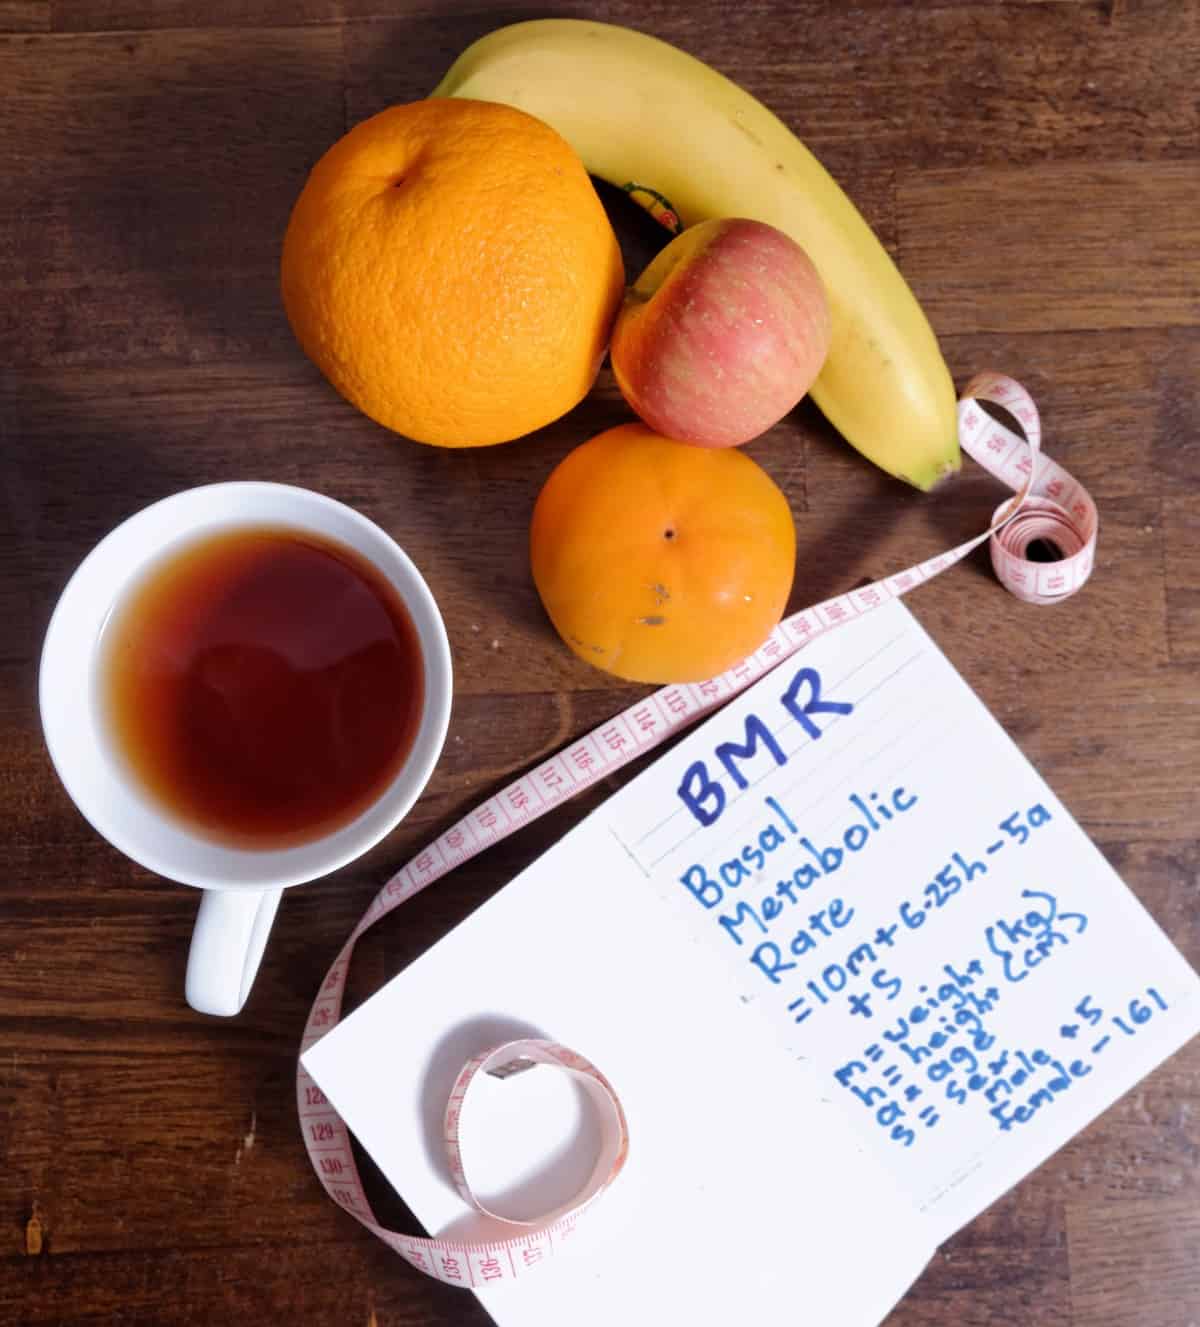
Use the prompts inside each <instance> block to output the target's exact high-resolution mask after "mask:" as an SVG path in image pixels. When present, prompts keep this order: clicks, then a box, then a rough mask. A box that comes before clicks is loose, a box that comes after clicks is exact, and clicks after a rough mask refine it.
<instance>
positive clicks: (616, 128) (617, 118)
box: [431, 19, 960, 489]
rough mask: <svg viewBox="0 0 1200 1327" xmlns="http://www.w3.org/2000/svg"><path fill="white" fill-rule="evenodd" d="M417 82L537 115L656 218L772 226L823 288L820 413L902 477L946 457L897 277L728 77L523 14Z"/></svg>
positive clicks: (952, 448)
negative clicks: (826, 310) (826, 307)
mask: <svg viewBox="0 0 1200 1327" xmlns="http://www.w3.org/2000/svg"><path fill="white" fill-rule="evenodd" d="M431 95H433V96H435V97H472V98H475V99H477V100H480V101H501V102H506V103H507V104H508V105H510V106H517V107H519V108H520V109H522V110H525V111H528V112H529V113H530V114H531V115H536V116H537V117H538V118H539V119H541V120H544V121H546V122H547V123H548V124H550V125H552V126H553V127H554V128H555V129H557V130H558V132H559V133H560V134H562V136H563V137H564V138H565V139H566V140H567V141H568V142H569V143H570V144H571V145H572V147H574V149H575V150H576V152H578V153H579V155H580V157H581V158H582V159H583V162H584V164H585V165H586V166H587V168H588V170H589V171H590V172H591V173H592V174H593V175H597V176H599V177H600V178H601V179H604V180H608V181H609V182H610V183H612V184H615V185H617V186H619V187H622V188H624V189H626V190H627V191H628V192H630V193H631V194H632V195H633V196H634V197H635V198H638V199H639V201H641V202H642V203H643V205H647V206H650V208H651V210H652V211H654V212H655V213H656V215H659V216H660V219H664V218H663V215H662V214H663V213H666V214H667V215H666V217H665V219H666V220H667V221H668V222H669V221H670V219H671V218H670V215H669V212H670V211H674V212H675V213H676V215H677V216H678V218H679V220H680V222H681V223H682V224H683V225H684V226H688V225H691V224H693V223H694V222H697V221H703V220H706V219H707V218H709V217H724V216H745V217H753V218H754V219H755V220H758V221H765V222H768V223H769V224H770V225H773V226H776V227H778V228H779V229H780V230H783V231H786V232H787V234H789V235H790V236H791V237H792V238H793V239H794V240H796V241H797V242H798V243H799V244H800V245H802V246H803V247H804V248H805V249H806V250H807V251H808V254H809V256H810V257H811V258H812V260H813V262H814V263H815V265H816V267H817V270H818V271H819V272H820V273H821V277H822V279H823V280H824V282H825V286H826V290H827V292H828V295H829V302H830V307H831V311H832V314H833V337H832V342H831V345H830V350H829V357H828V359H827V360H826V362H825V366H824V368H823V369H822V371H821V374H820V376H819V377H818V379H817V381H816V383H815V384H814V386H813V388H812V396H813V399H814V400H815V401H816V403H817V405H818V406H819V407H820V408H821V410H822V412H823V413H824V415H825V416H826V418H827V419H828V420H829V421H830V423H832V424H833V426H834V427H835V428H836V429H837V430H838V431H839V432H840V433H841V434H842V436H843V437H845V438H846V439H847V441H849V442H850V443H852V444H853V445H854V446H855V447H857V448H858V450H859V451H860V452H862V453H863V455H864V456H866V457H868V458H869V459H870V460H872V461H874V462H875V464H876V465H878V466H880V467H881V468H882V469H884V470H886V471H887V472H888V473H889V474H892V475H896V476H897V477H899V478H901V479H905V480H907V481H908V482H909V483H910V484H914V485H915V486H916V487H917V488H920V489H929V488H932V487H933V485H934V484H936V483H937V481H938V480H939V479H941V478H942V477H943V476H944V475H947V474H950V473H951V472H953V471H955V470H957V469H958V466H959V460H960V458H959V451H958V437H957V428H956V421H955V398H954V386H953V383H952V382H951V380H950V374H949V372H948V370H947V368H946V365H945V362H944V361H943V359H942V356H941V352H940V351H939V349H938V345H937V341H936V339H935V337H934V335H933V331H932V329H931V328H930V326H929V322H928V320H927V319H926V317H925V315H924V313H923V312H922V310H921V307H920V305H919V304H918V303H917V301H916V298H915V297H914V296H913V293H912V291H911V290H910V289H909V287H908V285H907V284H906V282H905V280H904V278H903V277H902V276H901V275H900V273H899V271H898V270H897V268H896V265H895V264H894V263H893V262H892V260H891V258H890V257H889V256H888V254H887V251H886V250H885V249H884V248H883V246H882V245H881V244H880V243H879V241H878V239H876V237H875V235H874V233H873V232H872V230H871V228H870V227H869V226H868V225H867V223H866V222H865V221H864V220H863V218H862V216H861V215H860V214H859V212H858V211H857V209H856V208H855V207H854V205H853V203H851V202H850V200H849V199H848V198H847V197H846V195H845V194H844V193H843V192H842V190H841V189H840V188H839V187H838V185H837V184H836V183H835V182H834V180H833V179H832V178H831V177H830V175H829V174H828V173H827V172H826V170H825V169H824V167H823V166H822V165H821V164H820V162H819V161H817V159H816V158H815V157H814V156H813V155H812V153H811V152H809V151H808V149H807V148H806V147H805V146H804V144H803V143H801V142H800V140H799V139H798V138H797V137H796V136H795V135H794V134H793V133H792V132H791V130H790V129H788V128H787V126H786V125H784V124H783V123H782V122H781V121H780V120H778V119H777V118H776V117H775V116H774V115H773V114H772V113H771V112H770V111H769V110H767V108H766V107H765V106H763V105H762V103H761V102H758V101H756V100H755V99H754V98H753V97H752V96H750V94H749V93H747V92H744V91H743V90H742V89H741V88H739V87H738V86H737V85H736V84H735V83H732V82H730V80H729V79H727V78H725V77H724V76H723V75H721V74H718V73H717V72H716V70H714V69H710V68H709V67H708V66H707V65H705V64H703V63H701V62H700V61H699V60H696V59H694V58H693V57H692V56H690V55H687V54H685V53H684V52H683V51H680V50H677V49H676V48H675V47H673V46H670V45H668V44H667V43H665V42H661V41H659V40H657V39H656V38H654V37H648V36H646V35H644V34H643V33H640V32H635V31H633V30H632V29H629V28H623V27H617V26H615V25H612V24H607V23H592V22H588V21H584V20H578V19H535V20H533V21H530V22H526V23H516V24H513V25H512V26H511V27H505V28H500V29H498V30H497V31H495V32H493V33H490V34H489V35H488V36H486V37H483V38H481V39H480V40H479V41H477V42H475V43H474V44H473V45H472V46H470V47H468V48H467V50H466V51H464V52H463V54H462V55H461V56H460V57H459V58H458V59H457V60H456V61H455V62H454V64H453V66H452V67H451V68H450V70H449V72H448V73H447V74H446V76H445V78H444V79H442V81H441V83H440V84H438V86H437V87H436V88H435V89H434V91H433V93H432V94H431Z"/></svg>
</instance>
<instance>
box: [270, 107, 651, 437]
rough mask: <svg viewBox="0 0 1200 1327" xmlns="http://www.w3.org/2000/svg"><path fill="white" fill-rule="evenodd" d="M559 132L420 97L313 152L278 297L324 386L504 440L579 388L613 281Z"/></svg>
mask: <svg viewBox="0 0 1200 1327" xmlns="http://www.w3.org/2000/svg"><path fill="white" fill-rule="evenodd" d="M624 279H625V273H624V268H623V266H622V263H621V254H620V250H619V248H618V246H617V240H616V236H615V235H614V234H613V230H612V227H611V226H610V225H609V222H608V218H607V217H606V215H605V212H604V209H603V207H602V206H601V204H600V200H599V198H597V196H596V192H595V190H594V189H593V188H592V183H591V181H590V180H589V179H588V175H587V172H586V171H585V170H584V167H583V163H582V162H581V161H580V160H579V158H578V157H577V156H576V155H575V152H574V151H573V150H572V148H571V147H570V145H569V144H568V143H567V142H566V141H565V140H564V139H563V138H561V137H560V136H559V135H558V134H557V133H556V132H555V131H554V130H553V129H551V128H550V126H549V125H546V124H543V123H542V121H540V120H537V119H535V118H534V117H533V116H531V115H527V114H525V112H524V111H519V110H515V109H513V108H512V107H510V106H501V105H498V104H494V103H491V102H481V101H461V100H457V99H448V98H446V99H443V98H438V99H431V100H427V101H418V102H413V103H412V104H410V105H406V106H394V107H392V108H391V109H390V110H386V111H384V112H382V113H381V114H379V115H376V116H374V117H373V118H371V119H369V120H365V121H364V122H363V123H362V124H360V125H358V126H357V127H356V128H354V129H352V130H351V131H350V133H348V134H347V135H346V136H345V137H344V138H342V139H341V140H340V141H339V142H337V143H335V144H334V146H333V147H332V148H330V150H329V151H328V152H327V153H326V154H325V155H324V156H323V157H322V158H321V160H320V161H318V162H317V164H316V166H315V167H314V168H313V171H312V174H311V175H310V176H309V179H308V183H307V184H306V185H305V186H304V190H303V192H302V193H301V195H300V197H299V199H298V201H297V203H296V206H295V209H294V210H293V212H292V217H291V221H290V222H289V224H288V229H287V235H286V237H285V239H284V246H283V262H282V288H283V302H284V307H285V308H286V310H287V315H288V318H289V319H290V321H291V324H292V328H293V330H294V331H295V333H296V336H297V338H298V340H299V341H300V344H301V345H302V346H303V347H304V349H305V351H306V352H307V353H308V355H309V356H311V358H312V359H313V360H314V361H315V362H316V363H317V364H318V365H319V366H320V368H321V369H322V371H323V372H324V373H325V374H326V376H327V377H328V378H329V380H330V381H331V382H332V383H333V385H334V386H335V387H336V388H337V389H338V391H340V392H341V393H342V394H343V395H344V396H346V397H347V398H348V399H349V400H351V401H353V402H354V404H355V405H356V406H358V407H359V409H360V410H363V411H364V412H365V413H366V414H368V415H370V416H371V418H372V419H375V420H377V421H378V422H379V423H380V424H383V425H385V426H386V427H387V428H390V429H394V430H395V431H396V432H398V433H404V434H407V435H408V436H409V437H411V438H416V439H418V440H420V441H421V442H429V443H436V444H438V445H440V446H443V447H472V446H483V445H485V444H488V443H495V442H506V441H508V440H509V439H510V438H517V437H520V436H521V435H522V434H525V433H529V432H531V431H532V430H533V429H536V428H540V427H541V426H542V425H543V424H548V423H549V422H550V421H551V420H553V419H557V418H558V417H559V416H560V415H563V414H565V413H566V412H567V411H568V410H570V409H571V407H572V406H574V405H575V404H576V403H577V402H578V401H579V400H580V399H581V398H582V397H583V396H584V395H585V394H586V393H587V391H588V389H589V388H590V387H591V385H592V382H593V381H594V379H595V376H596V371H597V369H598V368H599V365H600V360H601V358H602V356H603V354H604V351H605V348H606V345H607V341H608V333H609V330H610V327H611V323H612V319H613V316H614V314H615V312H616V308H617V303H618V301H619V299H620V297H621V292H622V289H623V286H624Z"/></svg>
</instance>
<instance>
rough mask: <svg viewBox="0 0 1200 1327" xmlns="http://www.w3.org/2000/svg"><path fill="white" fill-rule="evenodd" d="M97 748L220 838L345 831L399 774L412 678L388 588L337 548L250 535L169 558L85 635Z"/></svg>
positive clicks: (414, 659) (258, 842) (412, 665)
mask: <svg viewBox="0 0 1200 1327" xmlns="http://www.w3.org/2000/svg"><path fill="white" fill-rule="evenodd" d="M100 648H101V651H102V656H101V668H100V671H99V676H100V685H101V687H102V688H103V697H102V701H103V705H104V710H105V713H106V715H107V719H108V724H109V730H110V733H111V735H112V739H113V744H114V746H115V748H116V750H117V752H118V754H119V756H120V758H121V759H122V760H123V761H124V763H125V764H126V765H127V766H128V767H129V769H130V770H131V772H132V774H133V776H134V778H135V779H136V780H137V781H138V782H139V783H140V784H141V785H142V787H143V789H144V790H145V791H146V793H147V794H148V795H149V796H150V797H151V798H152V799H153V800H154V801H156V802H158V803H159V804H160V805H161V806H162V807H163V808H164V810H165V811H167V813H168V814H170V815H172V816H173V817H174V818H176V819H177V820H180V821H182V822H184V823H185V824H186V825H187V826H188V827H189V828H191V829H193V830H195V831H197V832H199V833H202V834H204V835H205V836H206V837H209V838H213V839H217V840H219V841H222V842H225V843H228V844H230V845H231V846H237V847H244V848H262V849H267V848H281V847H291V846H294V845H295V844H298V843H304V842H306V841H309V840H312V839H317V838H320V837H322V836H324V835H325V834H328V833H330V832H332V831H333V830H336V829H338V828H340V827H341V826H343V825H345V824H348V823H349V822H350V821H351V820H353V819H354V818H355V817H356V816H357V815H358V814H359V813H360V812H362V811H364V810H365V809H366V808H367V807H368V806H369V805H370V804H371V803H372V802H373V801H374V800H375V799H376V798H377V797H378V796H379V794H380V793H382V792H383V791H384V789H385V788H386V787H387V786H388V784H389V783H390V782H391V780H392V779H393V778H394V777H395V775H396V774H397V773H398V772H399V771H400V768H401V766H402V765H403V764H404V761H405V758H406V757H407V755H408V752H409V750H410V748H411V746H412V743H413V740H414V738H415V736H416V732H417V727H418V725H419V722H420V717H421V709H422V704H423V698H424V670H423V667H422V662H421V652H420V645H419V642H418V639H417V632H416V628H415V626H414V625H413V622H412V620H411V618H410V617H409V614H408V611H407V609H406V608H405V606H404V604H403V602H402V601H401V600H400V598H399V596H398V595H397V594H396V592H395V590H393V588H392V587H391V586H390V585H389V584H388V583H387V581H386V580H385V579H384V577H383V576H381V575H380V573H379V572H378V571H376V569H375V568H374V567H372V566H371V565H370V564H369V563H368V562H367V561H366V560H365V559H363V558H362V557H360V556H359V555H358V554H357V553H355V552H353V551H352V550H351V549H348V548H346V547H344V546H343V545H341V544H338V543H334V542H332V541H330V540H326V539H324V538H321V537H319V536H313V535H310V534H307V533H304V532H300V531H293V530H286V529H275V528H268V527H248V528H244V529H236V530H230V531H224V532H222V533H219V534H216V535H209V536H204V537H201V538H199V539H197V540H196V541H195V542H193V543H191V544H189V545H187V546H186V547H184V548H182V549H181V550H179V551H176V552H173V553H170V554H168V555H167V556H166V557H165V558H164V559H163V560H162V561H160V562H159V563H158V564H157V565H155V566H153V567H152V568H151V569H150V570H149V571H148V572H147V573H146V575H145V576H144V577H143V578H142V579H141V581H139V582H138V583H137V584H135V585H134V586H133V587H132V588H131V589H130V591H129V592H128V593H127V594H126V595H125V597H124V599H123V600H122V601H121V602H120V603H119V604H118V605H117V607H116V609H115V610H114V612H113V614H112V616H111V618H110V619H109V622H108V623H107V625H106V626H105V629H104V633H103V637H102V640H101V645H100Z"/></svg>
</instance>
